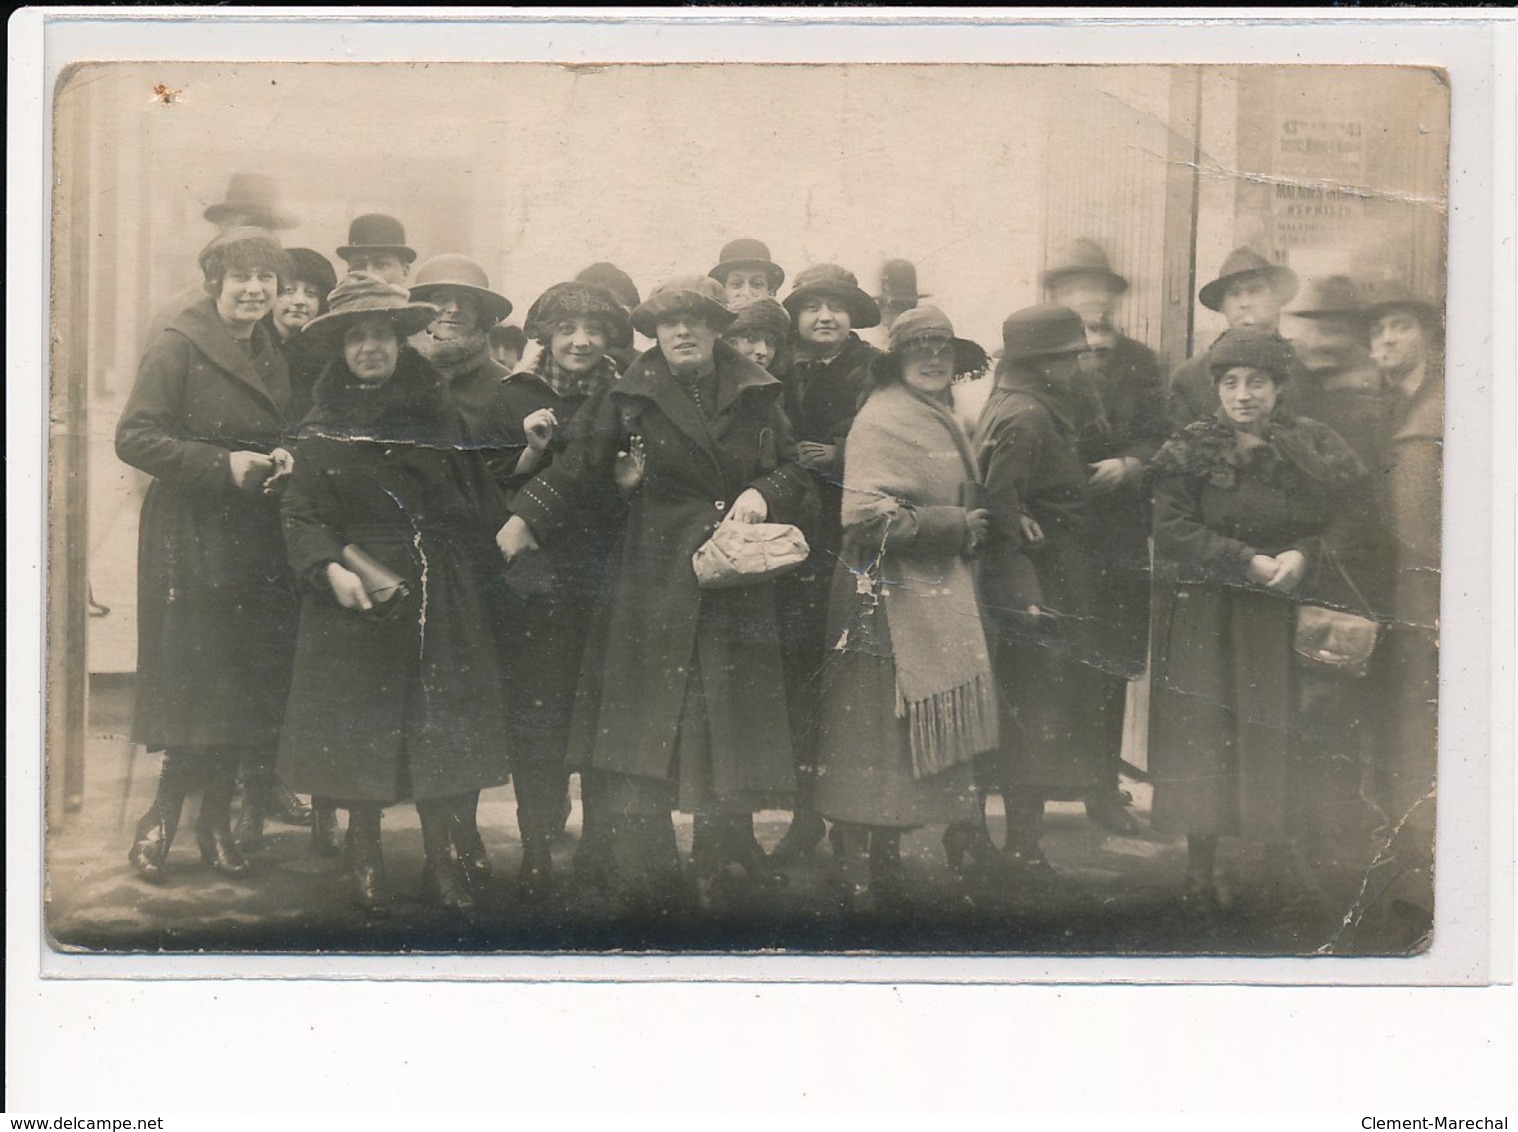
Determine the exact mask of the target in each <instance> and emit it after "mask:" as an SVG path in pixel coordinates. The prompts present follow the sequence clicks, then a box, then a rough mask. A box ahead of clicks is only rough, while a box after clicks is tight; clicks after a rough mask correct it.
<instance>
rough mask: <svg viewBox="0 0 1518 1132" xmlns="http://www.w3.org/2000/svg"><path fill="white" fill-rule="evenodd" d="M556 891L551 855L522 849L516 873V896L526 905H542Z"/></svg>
mask: <svg viewBox="0 0 1518 1132" xmlns="http://www.w3.org/2000/svg"><path fill="white" fill-rule="evenodd" d="M557 889H558V880H557V878H556V877H555V875H554V871H553V855H552V854H551V853H549V852H548V851H546V850H544V849H538V848H534V849H526V848H524V849H523V850H522V867H521V868H520V869H519V870H518V871H517V895H518V896H519V897H521V899H522V900H523V901H524V902H526V903H528V904H543V903H546V902H547V901H548V900H550V899H551V898H552V897H553V895H554V893H555V891H557Z"/></svg>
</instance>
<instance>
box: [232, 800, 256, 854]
mask: <svg viewBox="0 0 1518 1132" xmlns="http://www.w3.org/2000/svg"><path fill="white" fill-rule="evenodd" d="M232 840H234V841H235V842H237V847H238V848H239V849H241V850H242V851H243V852H244V853H257V852H258V851H259V850H260V849H262V848H263V847H264V800H263V799H262V798H260V797H259V791H257V790H245V791H244V792H243V798H242V810H241V811H240V812H239V813H238V815H237V825H236V826H234V827H233V829H232Z"/></svg>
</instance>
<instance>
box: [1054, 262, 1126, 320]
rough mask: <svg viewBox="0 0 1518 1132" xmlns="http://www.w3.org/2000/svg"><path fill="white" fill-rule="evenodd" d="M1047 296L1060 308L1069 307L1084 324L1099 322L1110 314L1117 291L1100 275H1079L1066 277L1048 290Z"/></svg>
mask: <svg viewBox="0 0 1518 1132" xmlns="http://www.w3.org/2000/svg"><path fill="white" fill-rule="evenodd" d="M1049 296H1050V298H1052V299H1053V300H1054V301H1055V302H1056V303H1058V304H1059V305H1060V306H1062V307H1069V308H1070V309H1071V310H1073V311H1074V312H1075V313H1076V314H1078V315H1080V316H1081V321H1082V322H1085V323H1088V324H1089V323H1093V322H1100V321H1101V320H1102V319H1103V318H1105V317H1106V316H1107V315H1109V314H1111V313H1112V304H1113V302H1114V300H1116V298H1117V290H1116V289H1115V288H1114V287H1113V286H1112V284H1111V283H1110V282H1108V280H1107V278H1106V277H1105V276H1102V275H1092V274H1088V273H1081V274H1077V275H1067V276H1065V277H1064V278H1063V279H1061V280H1060V281H1059V282H1058V283H1056V284H1055V285H1054V286H1053V287H1051V288H1049Z"/></svg>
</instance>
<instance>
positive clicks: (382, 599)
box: [279, 274, 507, 911]
mask: <svg viewBox="0 0 1518 1132" xmlns="http://www.w3.org/2000/svg"><path fill="white" fill-rule="evenodd" d="M437 313H438V312H437V308H436V307H434V306H431V305H430V304H427V303H418V302H413V301H412V300H411V298H410V296H409V295H408V293H407V292H406V290H405V289H404V288H402V287H399V286H395V285H393V284H389V283H386V282H384V281H383V280H381V279H379V278H377V277H375V276H371V275H367V274H353V275H349V276H346V277H345V278H344V279H343V280H342V281H341V282H340V283H339V284H338V286H337V289H336V290H335V291H333V293H332V296H331V309H330V310H329V311H328V312H327V313H326V314H325V315H323V316H322V317H321V318H318V319H313V320H312V322H311V323H310V324H309V325H308V326H307V328H306V329H305V330H304V331H302V333H303V334H308V335H311V336H312V337H313V339H314V340H315V342H316V343H317V344H318V345H319V346H320V347H321V348H322V349H323V350H324V352H326V354H327V355H328V357H329V358H330V359H331V361H330V363H329V365H328V367H327V370H326V371H325V372H324V373H323V375H322V377H321V380H320V381H319V382H317V386H316V398H315V399H316V404H315V407H314V408H313V409H312V411H311V414H310V416H309V417H307V419H306V422H305V425H304V426H303V427H302V430H301V439H300V441H299V444H298V446H297V449H296V471H295V474H294V476H293V477H292V479H291V482H290V486H289V489H288V490H287V491H286V493H285V498H284V503H283V515H284V528H285V544H286V549H287V552H288V556H289V561H290V566H291V568H292V569H293V570H294V572H295V575H296V577H297V579H298V580H299V581H300V582H301V583H302V584H303V587H304V589H305V598H304V603H303V605H302V607H301V621H300V635H299V644H298V648H297V651H296V660H295V677H294V682H293V688H292V691H291V695H290V700H289V706H288V709H287V712H286V715H285V727H284V733H283V735H282V737H281V745H280V757H279V771H280V774H281V777H283V778H284V779H285V780H286V781H288V782H289V783H290V784H291V785H292V786H293V787H294V788H296V789H300V790H307V791H310V792H311V793H313V794H316V795H320V796H322V797H327V798H332V799H335V800H337V801H338V802H340V803H341V804H342V805H343V806H345V807H346V808H347V809H348V834H347V843H346V846H345V855H346V858H347V867H348V873H349V880H350V883H351V886H352V891H353V896H354V899H355V900H356V901H357V903H358V904H359V905H360V906H361V907H364V908H369V909H374V908H378V907H380V906H382V905H383V904H385V903H386V901H387V899H388V886H387V884H386V881H385V872H384V862H383V856H382V854H381V850H380V817H381V813H382V811H383V809H384V808H385V807H386V806H391V805H395V804H397V803H400V802H414V803H415V804H416V808H417V812H418V814H419V815H420V817H421V822H422V841H423V845H424V847H425V849H426V854H427V867H426V870H425V872H424V874H423V894H424V896H427V897H428V898H430V899H432V900H435V901H436V902H437V903H439V904H441V905H442V906H443V907H445V908H448V909H452V910H455V911H466V910H468V909H469V908H471V907H472V906H473V904H474V902H475V893H474V891H473V890H472V887H471V879H470V877H469V875H468V873H467V872H466V868H465V862H464V860H463V858H462V857H461V854H460V848H461V846H459V845H458V844H456V842H455V837H456V834H455V831H456V830H457V829H458V828H459V827H460V825H461V824H462V822H463V821H464V819H465V818H467V815H462V811H464V810H465V809H466V808H468V807H469V805H470V803H471V801H472V798H473V796H474V795H475V794H476V793H477V792H478V791H480V790H481V789H484V788H486V787H490V786H497V785H500V784H501V783H503V782H505V781H506V778H507V764H506V758H505V754H506V747H505V741H504V737H505V734H506V719H505V713H504V711H503V707H502V704H501V694H500V692H501V678H500V673H499V657H498V652H497V643H496V640H495V634H494V632H493V626H492V622H491V617H490V611H489V607H488V605H487V601H488V598H487V590H488V588H489V586H490V584H491V581H492V579H493V577H494V575H495V571H496V569H497V558H496V554H495V548H494V545H493V543H492V541H491V534H492V532H493V531H494V530H495V529H496V526H497V525H498V524H499V522H500V521H501V519H502V518H503V517H504V514H505V510H504V507H503V505H502V502H501V499H500V495H499V491H498V490H497V488H496V487H495V485H494V483H493V482H492V481H491V479H490V475H489V469H488V467H487V466H486V463H485V460H484V457H483V456H482V455H481V454H480V453H479V452H478V451H475V450H471V449H468V448H466V447H464V440H465V436H464V430H463V424H462V421H461V419H460V417H459V414H458V411H457V409H455V408H454V406H453V405H452V404H451V403H450V401H449V399H448V395H447V391H446V390H445V388H444V386H443V382H442V379H441V378H440V377H439V376H438V374H437V371H435V370H434V369H433V368H432V367H431V366H430V365H428V364H427V363H426V361H424V360H423V359H422V358H421V357H420V355H418V354H417V353H416V351H415V350H413V349H412V348H411V347H410V346H408V345H407V344H406V339H407V338H408V337H409V336H411V335H413V334H415V333H417V332H418V331H421V330H423V329H424V328H425V327H427V326H428V325H429V324H430V323H431V322H432V321H433V320H434V319H435V318H436V317H437ZM461 815H462V816H461ZM462 848H465V849H466V850H467V849H468V848H469V847H468V846H463V847H462Z"/></svg>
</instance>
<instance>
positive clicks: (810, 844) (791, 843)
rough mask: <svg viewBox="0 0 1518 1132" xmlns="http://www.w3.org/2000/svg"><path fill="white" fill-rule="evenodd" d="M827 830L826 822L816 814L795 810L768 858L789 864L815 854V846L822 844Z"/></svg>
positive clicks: (779, 863)
mask: <svg viewBox="0 0 1518 1132" xmlns="http://www.w3.org/2000/svg"><path fill="white" fill-rule="evenodd" d="M827 831H828V829H827V825H826V823H824V822H823V820H822V819H821V818H820V817H818V816H817V815H816V814H814V813H811V812H810V811H806V810H797V811H796V813H795V816H793V817H792V818H791V824H790V828H789V829H787V830H786V831H785V836H784V837H782V838H781V839H780V844H779V845H776V846H775V851H774V852H773V853H771V854H770V858H769V859H770V860H771V861H773V862H774V863H775V864H777V865H791V864H795V863H796V862H797V861H802V860H805V859H806V858H808V857H812V856H815V855H816V853H817V846H819V845H821V844H822V839H823V838H824V837H825V836H827Z"/></svg>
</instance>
